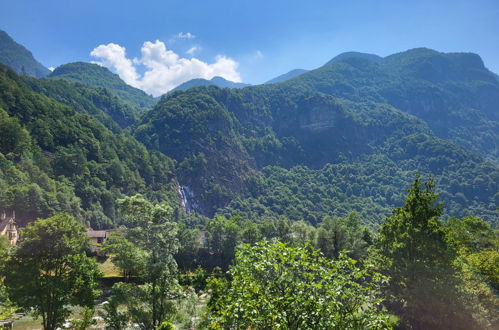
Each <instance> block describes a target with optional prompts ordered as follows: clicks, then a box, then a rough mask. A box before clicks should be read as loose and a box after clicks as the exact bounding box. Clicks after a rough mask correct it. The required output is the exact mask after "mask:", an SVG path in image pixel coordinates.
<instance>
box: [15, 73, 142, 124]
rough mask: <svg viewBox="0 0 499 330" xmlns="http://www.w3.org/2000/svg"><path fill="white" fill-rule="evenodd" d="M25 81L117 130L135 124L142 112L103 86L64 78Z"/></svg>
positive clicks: (34, 88)
mask: <svg viewBox="0 0 499 330" xmlns="http://www.w3.org/2000/svg"><path fill="white" fill-rule="evenodd" d="M24 81H25V82H26V83H27V84H28V85H29V86H30V87H31V88H32V89H33V90H34V91H35V92H38V93H40V94H43V95H45V96H48V97H50V98H52V99H54V100H56V101H57V102H60V103H63V104H66V105H68V106H70V107H71V108H73V109H75V110H76V111H78V112H81V113H87V114H89V115H91V116H93V117H94V118H96V119H97V120H98V121H100V122H101V123H102V124H104V126H106V127H107V128H109V129H110V130H112V131H113V132H119V131H120V129H119V128H126V127H129V126H130V125H132V124H134V123H135V121H136V120H137V118H138V116H139V111H138V110H137V109H136V108H135V107H133V106H131V105H129V104H128V103H125V102H124V101H122V100H121V99H120V98H118V97H117V96H115V95H114V94H113V93H111V92H109V91H108V90H107V89H106V88H103V87H88V86H86V85H82V84H79V83H71V82H69V81H66V80H62V79H34V78H27V79H24Z"/></svg>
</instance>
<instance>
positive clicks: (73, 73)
mask: <svg viewBox="0 0 499 330" xmlns="http://www.w3.org/2000/svg"><path fill="white" fill-rule="evenodd" d="M49 78H51V79H64V80H68V81H71V82H77V83H80V84H84V85H86V86H90V87H104V88H107V89H108V90H109V91H111V92H112V93H113V94H115V95H116V96H118V97H120V98H121V99H122V100H124V101H125V102H127V103H129V104H131V105H134V106H136V107H138V108H139V109H148V108H150V107H152V106H154V104H156V100H155V99H154V98H153V97H152V96H150V95H147V94H146V93H144V92H143V91H141V90H140V89H137V88H134V87H132V86H129V85H127V84H126V83H125V82H124V81H123V80H121V78H120V77H119V76H118V75H117V74H114V73H112V72H111V71H109V70H108V69H106V68H104V67H102V66H100V65H97V64H93V63H85V62H75V63H68V64H64V65H61V66H58V67H57V68H55V70H54V71H53V72H52V73H51V74H50V76H49Z"/></svg>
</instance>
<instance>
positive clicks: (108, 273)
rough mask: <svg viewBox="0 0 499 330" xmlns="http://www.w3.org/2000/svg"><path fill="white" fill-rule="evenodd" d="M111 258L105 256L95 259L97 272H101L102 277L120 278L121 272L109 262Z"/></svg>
mask: <svg viewBox="0 0 499 330" xmlns="http://www.w3.org/2000/svg"><path fill="white" fill-rule="evenodd" d="M111 259H112V257H111V256H107V257H104V258H99V259H97V262H98V263H99V270H100V271H101V272H102V274H103V275H102V277H120V276H121V272H120V270H119V269H118V268H116V266H115V265H114V264H113V262H112V261H111Z"/></svg>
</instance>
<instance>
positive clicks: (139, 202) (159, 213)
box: [114, 195, 179, 329]
mask: <svg viewBox="0 0 499 330" xmlns="http://www.w3.org/2000/svg"><path fill="white" fill-rule="evenodd" d="M118 205H119V209H120V211H121V213H122V214H123V215H124V218H125V221H126V222H127V225H128V229H127V230H126V232H125V237H126V239H127V240H128V241H129V242H131V243H132V244H134V245H135V246H136V247H137V248H138V249H140V250H141V251H143V252H144V256H143V259H144V264H145V268H144V271H143V275H142V276H141V279H142V280H143V282H144V284H143V285H139V286H137V285H134V284H123V283H122V284H119V285H118V286H116V292H117V296H116V297H115V298H114V299H115V300H116V301H117V303H116V304H115V305H116V306H117V308H119V306H120V304H121V305H122V306H125V307H126V308H127V311H128V315H129V317H130V319H131V321H132V322H134V323H138V324H139V326H140V327H141V328H142V329H153V328H155V327H157V326H159V325H160V324H161V322H163V321H166V320H167V318H168V317H171V316H172V313H173V311H174V309H173V307H172V301H173V300H174V299H175V298H176V295H177V291H178V284H177V263H176V262H175V259H174V257H173V256H174V254H175V253H176V252H177V250H178V245H179V244H178V238H177V225H176V223H174V222H172V221H171V216H172V209H171V207H170V206H169V205H168V204H166V203H162V204H152V203H151V202H149V201H148V200H146V199H145V198H144V197H143V196H141V195H135V196H133V197H127V198H124V199H120V200H118ZM138 302H140V303H138Z"/></svg>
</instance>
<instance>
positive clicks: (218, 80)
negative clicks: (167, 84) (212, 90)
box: [170, 77, 251, 92]
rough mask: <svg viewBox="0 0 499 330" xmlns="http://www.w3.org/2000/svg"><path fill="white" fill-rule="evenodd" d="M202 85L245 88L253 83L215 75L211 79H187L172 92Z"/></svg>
mask: <svg viewBox="0 0 499 330" xmlns="http://www.w3.org/2000/svg"><path fill="white" fill-rule="evenodd" d="M200 86H218V87H222V88H243V87H248V86H251V85H249V84H244V83H237V82H233V81H229V80H227V79H224V78H222V77H213V78H211V79H210V80H208V79H202V78H198V79H191V80H189V81H186V82H185V83H182V84H180V85H178V86H177V87H175V88H174V89H172V90H171V91H170V92H174V91H183V90H186V89H189V88H192V87H200Z"/></svg>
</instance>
